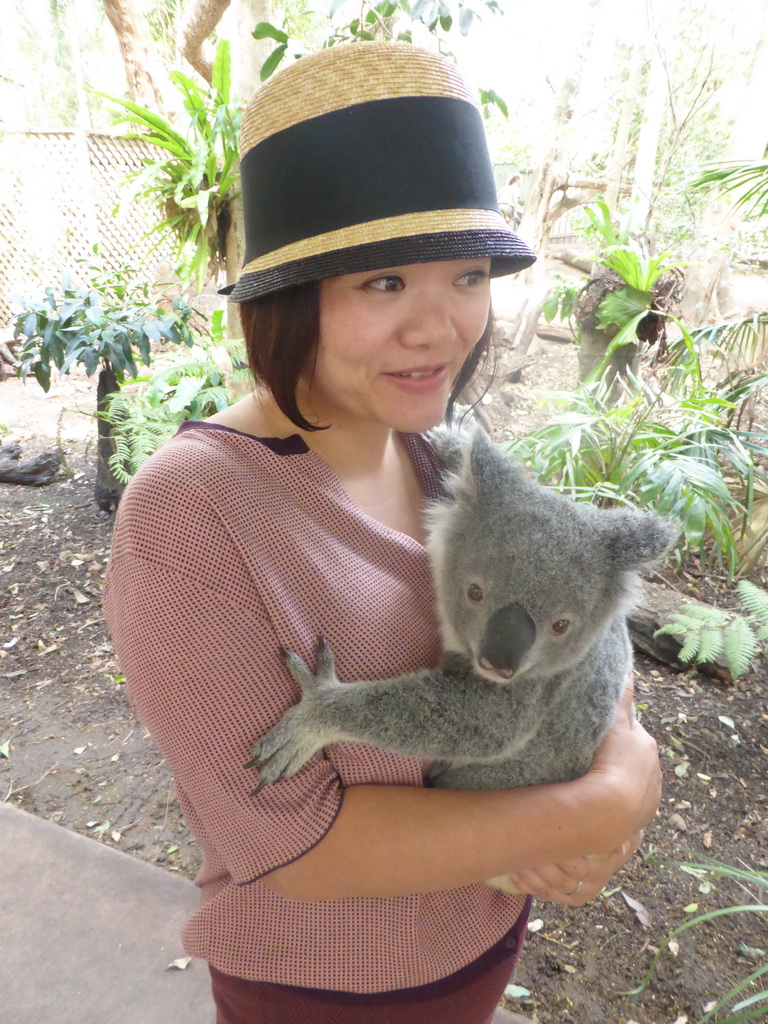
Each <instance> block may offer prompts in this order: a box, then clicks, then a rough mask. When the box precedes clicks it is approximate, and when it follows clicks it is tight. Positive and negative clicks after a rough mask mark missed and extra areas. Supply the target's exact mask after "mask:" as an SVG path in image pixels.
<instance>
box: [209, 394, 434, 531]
mask: <svg viewBox="0 0 768 1024" xmlns="http://www.w3.org/2000/svg"><path fill="white" fill-rule="evenodd" d="M210 420H211V422H214V423H221V424H222V425H223V426H227V427H233V428H234V429H235V430H241V431H243V432H244V433H246V434H253V435H255V436H256V437H290V436H291V435H292V434H298V435H299V436H300V437H301V438H303V440H304V441H305V443H306V445H307V447H308V448H309V449H310V451H312V452H314V453H315V455H317V456H318V457H319V458H321V459H322V460H323V462H325V463H326V464H327V465H328V466H329V467H330V468H331V469H332V470H333V472H334V474H335V475H336V476H337V478H338V479H339V481H340V483H341V485H342V486H343V487H344V489H345V490H346V492H347V494H348V495H349V497H350V498H351V499H352V501H354V503H355V504H356V505H357V506H358V507H359V508H361V509H362V510H363V511H364V512H365V513H366V514H367V515H369V516H371V517H372V518H374V519H376V520H378V521H379V522H381V523H384V524H385V525H386V526H390V527H391V528H392V529H395V530H398V531H399V532H401V533H406V534H408V535H409V536H411V537H413V538H414V539H416V540H418V541H420V542H422V543H423V540H424V528H423V524H422V505H423V499H424V496H423V493H422V489H421V486H420V484H419V481H418V479H417V477H416V474H415V472H414V469H413V466H412V464H411V460H410V458H409V457H408V453H407V452H406V450H405V449H404V447H403V444H402V442H401V440H400V437H399V435H398V433H397V432H396V431H394V430H393V429H391V428H390V427H386V426H384V425H382V424H378V423H371V424H364V425H361V424H359V423H358V424H356V426H355V429H354V430H352V429H345V428H344V426H343V425H340V424H334V425H331V426H329V427H328V429H326V430H311V431H310V430H301V429H300V428H299V427H297V426H296V425H295V424H294V423H292V422H291V420H289V419H288V417H287V416H286V415H285V413H283V412H282V410H281V409H280V408H279V406H278V405H277V403H276V402H275V400H274V399H273V398H272V396H271V395H267V394H264V393H263V392H258V391H257V392H254V393H253V394H252V395H249V396H247V397H246V398H243V399H241V400H240V401H239V402H237V403H236V404H235V405H232V406H229V408H227V409H224V410H223V411H222V412H220V413H216V414H215V415H214V416H211V417H210Z"/></svg>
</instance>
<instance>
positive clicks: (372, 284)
mask: <svg viewBox="0 0 768 1024" xmlns="http://www.w3.org/2000/svg"><path fill="white" fill-rule="evenodd" d="M365 287H366V288H375V290H376V291H377V292H399V291H401V290H402V289H403V288H405V282H404V281H403V279H402V277H397V275H395V274H387V275H386V276H385V277H375V278H374V279H373V280H372V281H366V282H365Z"/></svg>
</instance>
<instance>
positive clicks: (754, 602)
mask: <svg viewBox="0 0 768 1024" xmlns="http://www.w3.org/2000/svg"><path fill="white" fill-rule="evenodd" d="M736 594H737V595H738V598H739V600H740V601H741V603H742V604H743V605H744V607H745V608H746V609H747V611H748V612H749V614H750V615H751V616H753V617H754V618H755V619H757V620H758V622H760V623H761V624H762V623H766V624H767V625H768V592H766V591H765V590H763V589H762V588H761V587H758V586H756V585H755V584H754V583H750V582H749V580H739V582H738V583H737V584H736Z"/></svg>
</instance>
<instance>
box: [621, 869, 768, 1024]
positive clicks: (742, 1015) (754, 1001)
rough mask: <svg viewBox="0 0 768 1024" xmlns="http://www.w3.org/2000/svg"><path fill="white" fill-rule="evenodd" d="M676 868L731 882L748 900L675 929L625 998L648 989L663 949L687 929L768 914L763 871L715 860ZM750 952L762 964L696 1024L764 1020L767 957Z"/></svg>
mask: <svg viewBox="0 0 768 1024" xmlns="http://www.w3.org/2000/svg"><path fill="white" fill-rule="evenodd" d="M676 866H677V867H679V868H680V869H681V870H682V871H685V872H686V873H687V874H691V875H694V877H697V878H700V879H706V878H707V877H708V876H709V877H712V878H720V879H724V878H725V879H732V880H733V881H735V882H736V883H737V884H738V885H740V886H741V887H742V888H743V889H745V890H746V892H747V894H748V895H749V896H750V897H751V901H750V902H749V903H738V904H734V905H731V906H726V907H721V908H719V909H717V910H710V911H707V912H706V913H703V914H697V915H696V917H693V918H691V920H689V921H686V922H685V924H683V925H680V927H679V928H675V930H674V931H672V932H670V933H669V935H667V936H666V938H665V939H664V941H663V942H662V943H661V944H660V948H659V952H658V953H657V954H656V956H655V957H654V958H653V960H652V962H651V965H650V967H649V968H648V970H647V971H646V973H645V977H644V978H643V980H642V981H641V982H640V984H639V985H638V986H637V988H635V989H632V991H630V992H626V993H624V994H625V995H630V996H633V995H639V994H640V993H641V992H643V991H644V990H645V989H646V988H647V987H648V985H649V984H650V983H651V981H652V979H653V975H654V973H655V971H656V966H657V965H658V963H659V960H660V959H661V958H662V956H663V955H664V950H665V949H667V948H668V946H669V943H671V942H673V941H674V940H675V939H676V938H677V937H678V936H679V935H682V934H683V933H684V932H686V931H688V930H689V929H690V928H695V927H696V926H697V925H700V924H703V923H704V922H706V921H716V920H717V919H718V918H720V917H725V916H731V915H734V914H757V915H759V916H760V917H765V916H766V915H768V872H766V871H765V870H758V869H752V868H734V867H731V866H729V865H727V864H722V863H720V862H719V861H707V862H700V863H698V862H684V863H678V864H676ZM752 889H756V890H757V895H756V896H755V895H754V894H753V892H752V891H751V890H752ZM752 953H753V955H755V956H757V957H758V958H759V959H763V961H764V962H763V963H760V964H759V966H758V967H756V968H755V970H754V971H752V972H750V973H749V974H748V975H747V976H746V977H745V978H742V979H741V980H740V981H738V982H737V983H736V984H735V985H733V986H732V987H731V988H730V989H729V990H728V991H727V992H726V993H725V995H724V996H721V998H720V999H718V1000H717V1001H716V1002H715V1003H714V1005H712V1006H710V1007H709V1009H707V1010H706V1012H705V1013H704V1015H703V1016H702V1017H700V1018H699V1019H698V1021H697V1022H696V1024H745V1022H746V1021H752V1020H766V1019H768V988H766V987H765V982H764V981H762V980H761V979H764V978H765V976H766V974H768V954H766V952H765V950H762V949H760V950H753V951H752ZM758 985H759V986H760V988H759V990H758V991H756V992H751V993H750V994H748V995H747V994H746V993H747V992H748V990H749V989H750V988H752V987H755V986H758Z"/></svg>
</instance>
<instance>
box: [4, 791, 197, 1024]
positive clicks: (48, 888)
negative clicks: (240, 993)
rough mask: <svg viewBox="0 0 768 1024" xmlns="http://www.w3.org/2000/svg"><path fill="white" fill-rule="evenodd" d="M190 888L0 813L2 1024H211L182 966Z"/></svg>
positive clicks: (95, 845) (7, 810)
mask: <svg viewBox="0 0 768 1024" xmlns="http://www.w3.org/2000/svg"><path fill="white" fill-rule="evenodd" d="M197 901H198V896H197V890H196V889H195V887H194V885H193V884H192V883H191V882H190V881H188V880H187V879H184V878H178V877H176V876H174V875H172V874H170V873H169V872H167V871H163V870H162V869H160V868H156V867H153V866H152V865H150V864H145V863H144V862H142V861H139V860H136V859H135V858H133V857H129V856H128V855H127V854H124V853H120V852H119V851H117V850H113V849H111V848H110V847H108V846H103V845H101V844H100V843H99V842H97V841H96V840H94V839H87V838H85V837H84V836H81V835H78V834H77V833H75V832H69V831H68V830H67V829H65V828H63V827H62V826H60V825H54V824H52V823H51V822H48V821H43V820H42V819H40V818H36V817H34V815H31V814H27V813H25V812H24V811H21V810H18V809H17V808H15V807H11V806H9V805H8V804H1V803H0V1016H2V1019H3V1021H8V1022H9V1024H214V1021H215V1019H216V1014H215V1010H214V1007H213V1001H212V999H211V995H210V991H209V985H208V968H207V965H206V964H205V963H204V962H203V961H201V960H193V961H192V962H191V963H190V964H189V966H188V967H187V968H186V970H183V971H182V970H175V969H174V970H166V968H167V966H168V964H169V963H170V962H171V961H172V960H176V959H178V958H180V957H183V956H184V955H185V954H184V950H183V948H182V945H181V940H180V938H179V929H180V927H181V925H182V923H183V922H184V921H185V919H186V918H187V917H188V916H189V914H190V912H191V911H192V910H193V909H194V907H195V906H196V905H197Z"/></svg>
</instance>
